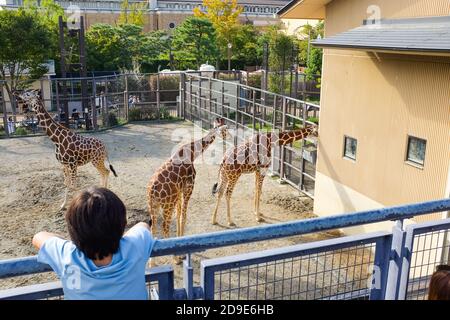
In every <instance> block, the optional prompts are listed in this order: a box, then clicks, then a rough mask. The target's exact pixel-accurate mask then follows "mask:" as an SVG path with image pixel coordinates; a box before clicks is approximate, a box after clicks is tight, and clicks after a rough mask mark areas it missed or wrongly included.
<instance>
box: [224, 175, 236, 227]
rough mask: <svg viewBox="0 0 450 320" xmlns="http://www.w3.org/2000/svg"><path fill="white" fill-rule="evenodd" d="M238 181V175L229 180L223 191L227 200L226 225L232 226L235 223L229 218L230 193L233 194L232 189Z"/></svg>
mask: <svg viewBox="0 0 450 320" xmlns="http://www.w3.org/2000/svg"><path fill="white" fill-rule="evenodd" d="M237 181H238V177H236V178H235V179H233V180H230V181H229V182H228V185H227V191H226V192H225V199H226V200H227V219H228V226H230V227H234V226H236V224H235V223H234V222H233V221H232V220H231V195H232V194H233V189H234V187H235V186H236V183H237Z"/></svg>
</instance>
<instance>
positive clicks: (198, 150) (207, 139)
mask: <svg viewBox="0 0 450 320" xmlns="http://www.w3.org/2000/svg"><path fill="white" fill-rule="evenodd" d="M215 139H216V130H215V129H213V130H211V131H210V132H209V133H208V134H207V135H206V136H204V137H203V138H201V139H198V140H195V141H192V142H191V143H188V144H185V145H183V146H182V147H181V148H180V149H179V150H178V152H177V153H176V154H175V155H174V156H173V157H172V160H177V161H182V162H183V163H186V162H189V163H190V164H193V163H194V161H195V159H197V158H198V156H200V155H201V154H203V152H204V151H205V150H206V149H207V148H208V147H209V146H210V145H211V144H212V143H213V142H214V140H215Z"/></svg>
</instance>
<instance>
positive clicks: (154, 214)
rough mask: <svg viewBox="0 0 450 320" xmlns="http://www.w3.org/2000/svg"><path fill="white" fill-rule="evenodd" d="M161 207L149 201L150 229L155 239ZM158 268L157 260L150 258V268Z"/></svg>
mask: <svg viewBox="0 0 450 320" xmlns="http://www.w3.org/2000/svg"><path fill="white" fill-rule="evenodd" d="M159 209H160V206H159V205H157V204H155V203H153V201H151V198H150V200H149V201H148V211H149V214H150V218H151V219H152V226H151V227H150V228H151V230H152V236H153V238H156V231H157V224H158V213H159ZM155 266H156V262H155V258H150V268H153V267H155Z"/></svg>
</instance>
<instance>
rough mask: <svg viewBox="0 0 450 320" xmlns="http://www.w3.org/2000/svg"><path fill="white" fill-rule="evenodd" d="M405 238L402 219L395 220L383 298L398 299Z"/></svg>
mask: <svg viewBox="0 0 450 320" xmlns="http://www.w3.org/2000/svg"><path fill="white" fill-rule="evenodd" d="M405 238H406V232H405V231H404V230H403V221H402V220H397V221H396V222H395V226H394V227H393V229H392V247H391V251H390V254H389V270H388V277H387V285H386V296H385V300H397V299H398V294H399V287H400V277H401V272H402V260H403V258H402V254H403V247H404V244H405Z"/></svg>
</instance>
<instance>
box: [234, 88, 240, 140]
mask: <svg viewBox="0 0 450 320" xmlns="http://www.w3.org/2000/svg"><path fill="white" fill-rule="evenodd" d="M240 94H241V85H240V84H236V109H235V110H236V112H235V114H234V128H235V130H236V132H235V134H234V145H235V146H237V145H238V129H239V128H238V112H239V104H240V101H241V99H240Z"/></svg>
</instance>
